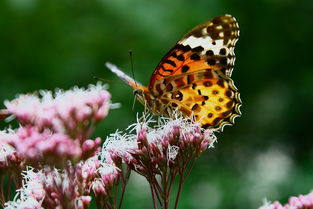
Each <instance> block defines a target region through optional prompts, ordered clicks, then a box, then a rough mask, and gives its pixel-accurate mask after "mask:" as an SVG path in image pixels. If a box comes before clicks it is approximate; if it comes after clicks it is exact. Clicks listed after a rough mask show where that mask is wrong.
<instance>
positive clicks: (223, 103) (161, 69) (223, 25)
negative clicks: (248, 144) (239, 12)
mask: <svg viewBox="0 0 313 209" xmlns="http://www.w3.org/2000/svg"><path fill="white" fill-rule="evenodd" d="M238 37H239V27H238V23H237V22H236V20H235V18H233V17H231V16H229V15H226V16H220V17H215V18H214V19H212V20H210V21H207V22H205V23H203V24H201V25H199V26H197V27H195V28H194V29H192V30H191V31H190V32H189V33H187V34H186V35H185V36H184V37H183V38H182V39H181V40H180V41H178V43H177V44H176V45H175V46H174V47H173V48H172V49H171V50H170V51H169V52H168V53H167V54H166V55H165V56H164V57H163V59H162V60H161V62H160V64H159V65H158V66H157V68H156V70H155V71H154V72H153V75H152V77H151V79H150V83H149V87H148V88H149V91H150V92H151V94H152V95H153V96H154V97H155V98H158V101H159V102H160V103H161V104H159V105H156V106H153V105H152V109H153V108H155V109H154V110H152V112H158V113H161V114H164V115H168V116H171V113H172V111H173V110H174V109H178V110H179V111H180V112H182V113H183V115H185V116H189V117H193V118H194V119H195V120H196V121H199V122H200V123H201V125H202V127H204V128H209V129H222V128H223V127H224V126H225V125H227V124H233V123H234V118H235V117H237V116H239V115H240V114H241V113H240V109H239V108H240V106H241V100H240V96H239V93H238V90H237V88H236V87H235V85H234V83H233V80H232V79H231V78H230V77H231V73H232V70H233V67H234V62H235V54H234V47H235V44H236V42H237V40H238Z"/></svg>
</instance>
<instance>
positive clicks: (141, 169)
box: [102, 115, 216, 208]
mask: <svg viewBox="0 0 313 209" xmlns="http://www.w3.org/2000/svg"><path fill="white" fill-rule="evenodd" d="M176 116H177V117H176V118H175V119H171V118H164V117H161V118H159V120H158V121H160V122H159V123H158V125H157V126H155V127H149V124H150V123H151V122H153V121H151V120H149V119H148V122H138V123H136V124H134V125H131V126H130V127H129V129H131V131H130V133H129V134H121V133H120V132H116V133H115V134H112V135H111V136H110V137H109V138H108V139H107V140H106V141H105V143H104V145H103V149H102V156H104V158H105V159H106V162H109V163H112V162H114V164H115V165H116V166H117V167H118V168H122V166H121V164H122V162H124V163H126V164H127V166H128V168H129V169H131V170H133V171H135V172H137V173H138V174H140V175H142V176H144V177H145V178H146V179H147V181H148V183H149V184H150V188H151V194H152V199H153V202H154V208H156V199H157V198H162V199H163V201H164V202H163V207H165V208H168V207H169V199H170V192H171V188H172V186H173V181H174V179H175V177H177V176H178V177H179V179H180V180H179V189H178V194H177V196H176V201H175V207H174V208H177V202H178V198H179V194H180V190H181V187H182V184H183V182H184V180H185V178H186V177H187V176H188V175H189V173H190V171H191V170H190V169H191V168H192V165H193V164H194V162H195V160H196V159H197V158H198V157H199V156H200V154H201V153H202V152H203V151H205V150H206V149H207V148H210V147H213V144H214V142H215V141H216V137H215V136H214V134H213V132H212V131H210V130H203V129H202V128H201V127H200V124H198V123H194V122H192V121H191V122H190V121H189V120H188V119H184V118H182V117H179V116H178V115H176ZM143 118H147V117H145V116H143ZM134 130H136V133H135V134H133V131H134ZM109 177H110V176H109ZM109 180H110V178H109ZM164 205H165V206H164Z"/></svg>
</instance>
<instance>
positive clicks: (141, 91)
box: [133, 88, 145, 104]
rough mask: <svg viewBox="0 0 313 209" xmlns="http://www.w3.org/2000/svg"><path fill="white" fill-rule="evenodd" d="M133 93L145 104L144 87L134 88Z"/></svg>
mask: <svg viewBox="0 0 313 209" xmlns="http://www.w3.org/2000/svg"><path fill="white" fill-rule="evenodd" d="M133 94H134V96H135V97H136V99H138V101H139V102H140V103H142V104H145V90H144V89H140V88H137V89H134V91H133Z"/></svg>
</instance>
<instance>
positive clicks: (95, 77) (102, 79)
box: [93, 76, 128, 86]
mask: <svg viewBox="0 0 313 209" xmlns="http://www.w3.org/2000/svg"><path fill="white" fill-rule="evenodd" d="M93 79H96V80H98V81H104V82H108V83H119V84H123V85H126V86H128V85H127V84H126V83H124V82H120V81H113V80H109V79H105V78H99V77H97V76H93Z"/></svg>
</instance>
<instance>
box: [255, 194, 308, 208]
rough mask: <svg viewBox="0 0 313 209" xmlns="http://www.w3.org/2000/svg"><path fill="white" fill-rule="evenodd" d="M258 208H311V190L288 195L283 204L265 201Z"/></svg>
mask: <svg viewBox="0 0 313 209" xmlns="http://www.w3.org/2000/svg"><path fill="white" fill-rule="evenodd" d="M259 209H313V192H311V193H309V194H307V195H299V196H298V197H290V198H289V201H288V203H287V204H285V205H281V204H280V203H279V202H278V201H275V202H274V203H272V204H270V203H266V204H265V205H264V206H262V207H260V208H259Z"/></svg>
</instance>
